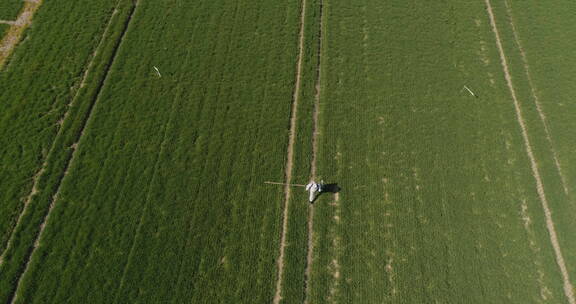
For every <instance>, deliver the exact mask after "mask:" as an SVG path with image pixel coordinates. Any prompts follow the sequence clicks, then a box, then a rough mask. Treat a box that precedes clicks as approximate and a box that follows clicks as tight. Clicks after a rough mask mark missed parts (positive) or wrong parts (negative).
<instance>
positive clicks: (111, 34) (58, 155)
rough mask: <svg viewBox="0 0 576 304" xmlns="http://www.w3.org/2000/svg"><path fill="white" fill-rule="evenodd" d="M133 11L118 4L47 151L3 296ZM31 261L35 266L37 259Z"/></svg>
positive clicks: (21, 266) (10, 251)
mask: <svg viewBox="0 0 576 304" xmlns="http://www.w3.org/2000/svg"><path fill="white" fill-rule="evenodd" d="M132 10H133V4H132V1H129V0H127V1H123V2H118V5H117V6H116V7H115V13H114V14H113V15H112V18H111V20H110V22H109V27H108V28H107V29H106V31H105V32H104V34H103V35H102V37H101V42H100V43H99V44H98V48H97V49H96V51H95V53H94V57H93V60H92V61H91V63H90V65H89V66H88V74H87V77H86V78H85V79H84V86H82V87H80V88H79V90H78V91H77V94H76V95H75V96H74V98H73V100H72V102H71V104H70V106H69V109H68V113H67V115H66V116H65V119H64V121H63V123H62V129H61V130H60V131H59V132H58V134H57V136H56V138H55V139H54V143H53V144H52V147H51V148H50V150H49V151H48V152H47V157H46V165H45V166H44V172H43V174H42V175H40V176H39V177H38V178H39V180H38V184H37V189H38V190H39V191H38V193H37V194H36V195H35V196H34V197H33V198H32V200H31V202H30V204H29V207H28V208H27V209H26V210H24V211H23V212H24V213H23V217H22V221H21V224H20V225H19V226H16V227H15V228H14V229H13V232H12V233H13V236H12V237H13V239H12V240H13V241H12V243H11V244H10V245H11V246H9V247H8V248H7V249H6V255H5V260H6V261H7V262H6V263H4V264H2V266H1V267H0V272H2V274H3V278H2V281H0V284H2V288H1V290H2V292H1V293H0V296H1V297H2V298H3V299H9V298H10V297H12V296H13V294H14V292H15V291H16V290H15V288H16V286H17V285H16V283H17V282H18V280H19V278H20V277H21V276H22V273H23V272H24V271H25V270H26V266H27V261H28V260H29V259H30V256H31V254H32V251H33V249H34V247H33V245H34V243H35V240H36V239H37V237H38V235H39V233H40V227H41V225H42V223H43V222H44V220H45V218H46V216H47V213H48V212H49V208H50V205H51V204H52V201H53V197H54V195H55V194H56V192H57V190H58V188H59V186H60V183H61V180H62V178H63V176H64V172H65V170H66V169H67V168H68V164H69V161H70V158H71V157H72V153H73V151H74V149H73V148H72V145H73V144H74V143H75V142H77V140H78V138H79V137H80V135H81V132H82V131H83V129H84V126H85V125H86V120H87V118H88V116H89V113H90V110H91V109H92V107H93V105H94V102H95V100H96V98H97V94H98V93H99V91H100V88H101V87H102V82H103V81H104V77H105V75H106V74H107V71H108V69H109V67H110V64H111V60H112V58H113V57H114V55H115V53H116V50H117V48H118V45H119V42H120V38H121V36H122V34H123V33H124V31H125V27H126V21H127V19H128V17H129V16H130V12H132ZM31 264H32V265H34V261H32V262H31Z"/></svg>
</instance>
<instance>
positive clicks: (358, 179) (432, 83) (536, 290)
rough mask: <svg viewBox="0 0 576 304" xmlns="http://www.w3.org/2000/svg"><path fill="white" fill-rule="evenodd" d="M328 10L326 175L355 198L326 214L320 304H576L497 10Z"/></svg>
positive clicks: (396, 4) (326, 205) (328, 207)
mask: <svg viewBox="0 0 576 304" xmlns="http://www.w3.org/2000/svg"><path fill="white" fill-rule="evenodd" d="M325 9H326V12H327V18H326V19H327V21H326V24H325V25H324V26H325V28H326V34H325V38H324V39H325V42H326V48H325V51H324V52H323V54H322V55H323V64H325V68H324V69H325V73H323V75H322V77H323V79H324V80H325V81H323V83H324V85H323V86H322V92H323V94H322V98H321V101H322V102H321V109H322V110H321V118H322V124H321V125H322V128H321V143H322V144H321V145H320V163H319V168H320V169H319V170H320V171H321V172H322V174H323V175H324V176H329V177H331V178H334V179H335V180H337V181H339V182H340V183H341V184H342V187H343V189H344V190H343V191H342V193H340V194H339V200H338V201H336V202H335V203H333V204H330V202H331V201H334V200H335V198H333V197H325V198H322V200H321V202H319V203H318V212H317V213H316V219H315V222H316V223H315V226H316V227H317V230H316V232H317V235H318V239H317V240H316V241H317V245H316V248H317V250H316V251H315V253H316V254H315V259H314V266H313V269H314V276H313V277H312V281H313V284H314V286H315V288H314V289H313V291H312V299H313V300H312V301H311V302H314V303H320V302H325V301H328V302H330V301H337V302H344V303H352V302H353V303H372V302H376V301H381V300H385V301H387V302H395V303H422V302H440V303H445V302H474V303H486V302H495V303H504V302H518V303H526V302H539V301H551V302H564V301H565V300H566V298H565V295H564V292H563V289H562V286H563V285H562V284H563V282H562V277H561V276H560V274H559V270H558V267H557V265H556V261H555V257H554V252H553V249H552V246H551V243H550V239H549V236H548V232H547V230H546V224H545V218H544V215H543V210H542V207H541V203H540V199H539V196H538V194H537V192H536V185H535V181H534V177H533V175H532V172H531V170H530V162H529V159H528V157H527V154H526V150H525V147H524V145H525V143H524V142H523V138H522V136H521V132H520V127H519V124H518V122H517V118H516V113H515V109H514V106H513V103H512V101H511V97H510V92H509V91H508V88H507V86H506V82H505V80H504V77H503V72H502V66H501V65H500V59H499V54H498V51H497V49H496V45H495V38H494V35H493V33H492V30H491V27H490V23H489V19H488V15H487V13H486V9H485V5H484V3H483V2H481V1H478V2H476V3H472V2H467V3H460V2H450V3H447V2H442V3H415V2H409V3H407V2H403V1H392V2H387V3H385V4H384V3H380V2H377V1H361V2H354V4H344V3H338V2H336V1H325ZM498 9H501V8H498ZM463 85H468V86H469V87H471V88H472V90H474V91H475V93H476V94H477V95H478V98H474V97H472V96H470V95H469V94H468V92H466V91H464V90H463ZM524 106H526V107H527V108H526V109H525V111H526V112H527V114H528V115H532V114H533V113H531V112H530V110H529V109H528V108H530V107H531V106H530V105H523V107H524ZM532 112H533V111H532ZM528 115H527V116H528ZM351 116H352V117H351ZM528 117H529V119H530V120H529V129H530V131H531V134H532V133H536V134H534V137H536V135H537V134H538V132H540V130H538V131H537V130H536V129H537V128H541V126H538V125H536V124H537V121H535V119H534V118H532V116H528ZM536 119H537V117H536ZM533 144H536V145H543V146H542V150H544V148H545V147H546V145H545V142H541V141H538V140H537V139H536V138H534V139H533ZM536 150H538V151H537V152H536V155H537V157H538V161H539V163H541V164H542V168H541V171H542V175H543V178H544V180H545V186H546V187H547V188H546V189H547V190H548V189H549V188H551V189H550V191H548V192H547V194H548V198H549V201H551V202H557V203H558V204H554V206H553V207H554V208H555V209H554V211H556V212H555V213H554V215H556V214H562V213H563V212H567V211H570V210H571V209H570V208H568V207H566V206H561V205H560V204H559V203H560V202H566V197H565V196H563V195H562V194H561V193H558V191H556V190H557V189H555V186H553V185H554V183H555V182H556V181H557V178H556V179H555V178H554V176H553V175H554V171H553V168H550V167H549V166H546V164H548V163H549V159H548V158H549V155H548V158H545V156H544V153H545V152H544V151H541V150H540V148H537V149H536ZM567 164H568V163H567ZM568 214H570V213H568ZM566 216H569V215H566ZM554 219H555V220H556V219H558V220H561V218H560V217H554ZM562 225H563V226H562ZM558 230H559V231H560V232H563V233H564V234H561V239H562V236H563V238H567V237H569V233H568V231H574V227H572V226H571V225H568V224H567V223H562V222H560V223H558ZM562 245H569V244H564V243H563V244H562ZM570 248H571V247H566V249H567V250H568V251H567V252H566V255H565V258H566V259H568V260H569V262H570V261H574V259H573V258H571V257H570V256H571V254H570V253H568V252H569V250H570Z"/></svg>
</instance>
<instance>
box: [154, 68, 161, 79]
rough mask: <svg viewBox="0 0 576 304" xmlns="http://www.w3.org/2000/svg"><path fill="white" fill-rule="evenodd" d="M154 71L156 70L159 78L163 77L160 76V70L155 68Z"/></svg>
mask: <svg viewBox="0 0 576 304" xmlns="http://www.w3.org/2000/svg"><path fill="white" fill-rule="evenodd" d="M154 69H155V70H156V74H158V77H162V75H160V71H159V70H158V68H157V67H154Z"/></svg>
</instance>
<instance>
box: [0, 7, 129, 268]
mask: <svg viewBox="0 0 576 304" xmlns="http://www.w3.org/2000/svg"><path fill="white" fill-rule="evenodd" d="M120 1H121V0H118V1H117V2H116V6H115V7H116V8H117V7H118V4H119V3H120ZM116 13H117V12H116V9H114V11H113V12H112V15H110V19H109V20H108V24H107V25H106V29H105V30H104V32H103V33H102V36H101V37H100V41H99V42H98V45H97V46H96V48H95V49H94V52H93V54H92V58H91V59H90V61H89V63H88V65H87V66H86V68H85V69H84V74H83V76H82V80H81V81H80V84H79V88H82V87H84V84H85V82H86V78H87V77H88V74H89V71H90V70H91V68H92V66H93V64H94V58H95V57H96V53H97V52H98V50H99V49H100V47H101V45H102V43H103V41H104V37H106V34H107V33H108V31H109V29H110V24H111V23H112V19H113V17H114V15H115V14H116ZM78 93H79V90H77V91H76V94H74V97H73V98H72V99H71V100H70V102H69V103H68V105H67V106H66V109H67V110H66V111H65V112H64V115H63V116H62V117H61V118H60V119H59V120H58V121H59V124H60V128H59V129H58V132H57V133H56V136H55V137H54V140H53V141H52V144H51V145H50V149H49V150H48V151H49V152H48V153H47V154H46V157H45V158H44V160H43V162H42V166H41V167H40V169H39V170H38V171H37V172H36V173H35V174H34V176H33V177H32V189H31V190H30V193H29V194H28V195H27V196H26V199H25V200H24V206H23V207H22V211H21V212H20V214H19V215H18V219H17V220H16V224H15V225H14V226H13V227H12V230H11V231H10V233H9V235H10V237H9V238H8V241H7V242H6V247H5V248H4V250H3V251H2V254H0V265H2V263H3V262H4V256H5V254H6V251H7V250H8V248H9V247H10V246H11V244H12V243H13V241H14V240H13V237H14V231H15V230H16V227H18V226H19V225H20V223H21V222H22V218H23V216H24V214H25V211H26V210H27V208H28V205H29V203H30V201H31V200H32V198H33V197H34V195H35V194H36V193H37V192H38V181H39V179H40V177H41V176H42V175H43V174H44V171H45V169H46V166H47V164H48V163H47V162H48V155H50V154H51V153H53V151H54V149H55V146H56V138H57V137H58V136H60V135H61V133H62V129H63V128H62V125H63V123H60V122H64V121H66V120H67V119H68V115H69V114H70V108H71V107H72V106H73V105H74V104H75V103H76V100H77V98H78V95H79V94H78Z"/></svg>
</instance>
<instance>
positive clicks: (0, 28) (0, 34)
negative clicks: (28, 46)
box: [0, 24, 10, 37]
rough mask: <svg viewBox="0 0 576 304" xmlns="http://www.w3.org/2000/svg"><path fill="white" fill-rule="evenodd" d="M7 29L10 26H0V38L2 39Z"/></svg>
mask: <svg viewBox="0 0 576 304" xmlns="http://www.w3.org/2000/svg"><path fill="white" fill-rule="evenodd" d="M9 28H10V25H8V24H0V37H4V34H5V33H6V31H8V29H9Z"/></svg>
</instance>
